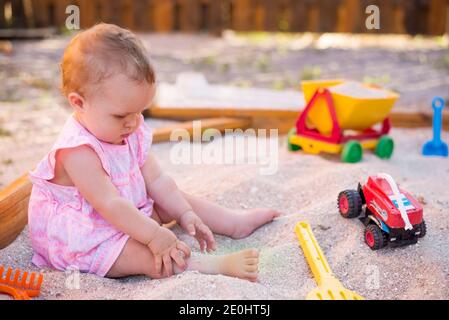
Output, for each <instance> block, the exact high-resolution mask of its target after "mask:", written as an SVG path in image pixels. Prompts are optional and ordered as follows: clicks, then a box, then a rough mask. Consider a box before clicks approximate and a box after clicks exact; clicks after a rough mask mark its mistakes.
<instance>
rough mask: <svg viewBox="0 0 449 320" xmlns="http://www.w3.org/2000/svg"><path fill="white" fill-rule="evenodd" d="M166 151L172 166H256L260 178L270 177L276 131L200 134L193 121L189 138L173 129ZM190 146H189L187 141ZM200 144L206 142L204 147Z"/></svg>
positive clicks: (275, 161) (274, 163) (197, 123)
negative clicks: (169, 147) (170, 144)
mask: <svg viewBox="0 0 449 320" xmlns="http://www.w3.org/2000/svg"><path fill="white" fill-rule="evenodd" d="M170 141H171V142H177V143H176V144H175V145H174V146H173V147H172V148H171V150H170V161H171V162H172V163H173V164H206V165H208V164H225V165H226V164H228V165H229V164H234V165H243V164H249V165H258V166H259V167H260V168H259V173H260V174H261V175H273V174H275V173H276V172H277V170H278V162H279V161H278V158H279V152H278V151H279V139H278V130H277V129H270V130H269V134H268V132H267V129H258V130H257V132H256V130H255V129H246V130H245V131H243V130H242V129H225V132H224V136H223V135H222V133H221V132H220V131H219V130H217V129H213V128H209V129H205V130H204V131H202V127H201V120H198V121H193V131H192V136H191V135H190V132H189V131H188V130H186V129H175V130H173V131H172V133H171V135H170ZM191 141H192V142H193V143H190V142H191ZM203 142H209V143H207V144H204V143H203Z"/></svg>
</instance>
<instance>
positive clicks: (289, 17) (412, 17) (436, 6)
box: [0, 0, 449, 35]
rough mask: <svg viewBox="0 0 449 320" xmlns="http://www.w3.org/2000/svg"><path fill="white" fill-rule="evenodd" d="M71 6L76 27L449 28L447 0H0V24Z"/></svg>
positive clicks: (51, 20)
mask: <svg viewBox="0 0 449 320" xmlns="http://www.w3.org/2000/svg"><path fill="white" fill-rule="evenodd" d="M71 4H73V5H77V6H78V7H79V8H80V22H81V27H82V28H85V27H89V26H91V25H93V24H95V23H96V22H98V21H104V22H110V23H116V24H119V25H121V26H123V27H126V28H130V29H133V30H137V31H157V32H170V31H185V32H198V31H209V32H212V33H220V31H221V30H223V29H234V30H237V31H291V32H304V31H312V32H355V33H363V32H376V33H409V34H418V33H419V34H431V35H440V34H444V33H448V32H449V0H112V1H111V0H76V1H73V0H0V28H42V27H58V28H60V27H63V26H64V25H65V20H66V18H67V16H68V15H67V14H66V7H67V6H68V5H71ZM370 4H375V5H377V6H378V7H379V8H380V30H367V29H366V27H365V20H366V18H367V16H368V15H367V14H366V13H365V10H366V7H367V6H368V5H370Z"/></svg>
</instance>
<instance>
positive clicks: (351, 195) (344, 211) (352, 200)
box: [338, 190, 362, 218]
mask: <svg viewBox="0 0 449 320" xmlns="http://www.w3.org/2000/svg"><path fill="white" fill-rule="evenodd" d="M338 210H339V211H340V214H341V215H342V216H343V217H344V218H357V217H358V216H359V215H360V213H362V198H361V197H360V194H359V193H358V192H357V190H345V191H342V192H340V194H339V195H338Z"/></svg>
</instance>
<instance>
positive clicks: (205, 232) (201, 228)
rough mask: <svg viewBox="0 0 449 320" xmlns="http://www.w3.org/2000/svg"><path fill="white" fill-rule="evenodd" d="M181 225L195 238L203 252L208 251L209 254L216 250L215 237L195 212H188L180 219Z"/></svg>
mask: <svg viewBox="0 0 449 320" xmlns="http://www.w3.org/2000/svg"><path fill="white" fill-rule="evenodd" d="M179 224H180V225H181V227H182V228H183V229H184V230H185V231H186V232H188V233H189V234H190V235H191V236H194V237H195V238H196V240H198V243H199V244H200V250H201V252H203V251H204V249H205V248H206V249H207V252H210V251H212V250H215V249H216V245H215V239H214V235H213V234H212V232H211V231H210V229H209V227H208V226H206V225H205V224H204V223H203V221H201V219H200V218H199V217H198V216H197V215H196V214H195V212H193V211H191V210H190V211H187V212H185V213H184V214H182V215H181V217H180V218H179Z"/></svg>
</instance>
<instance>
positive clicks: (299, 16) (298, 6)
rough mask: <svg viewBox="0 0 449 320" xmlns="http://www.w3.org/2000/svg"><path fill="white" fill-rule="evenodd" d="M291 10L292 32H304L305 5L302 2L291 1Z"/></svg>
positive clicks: (305, 21) (305, 24) (305, 20)
mask: <svg viewBox="0 0 449 320" xmlns="http://www.w3.org/2000/svg"><path fill="white" fill-rule="evenodd" d="M291 10H292V19H293V21H292V26H291V30H292V31H293V32H304V31H306V30H307V5H306V3H305V2H304V1H293V2H292V4H291Z"/></svg>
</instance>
